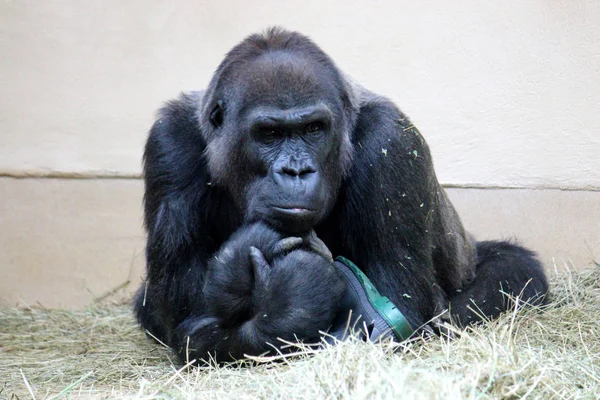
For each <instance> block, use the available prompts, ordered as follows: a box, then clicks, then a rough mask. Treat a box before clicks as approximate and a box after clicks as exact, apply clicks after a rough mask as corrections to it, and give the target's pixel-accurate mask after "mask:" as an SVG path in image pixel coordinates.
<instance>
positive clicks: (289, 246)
mask: <svg viewBox="0 0 600 400" xmlns="http://www.w3.org/2000/svg"><path fill="white" fill-rule="evenodd" d="M302 243H303V241H302V238H299V237H289V238H285V239H281V240H280V241H278V242H277V243H275V247H273V258H275V257H277V256H281V255H284V254H285V253H289V252H290V251H292V250H296V249H297V248H299V247H300V246H301V245H302Z"/></svg>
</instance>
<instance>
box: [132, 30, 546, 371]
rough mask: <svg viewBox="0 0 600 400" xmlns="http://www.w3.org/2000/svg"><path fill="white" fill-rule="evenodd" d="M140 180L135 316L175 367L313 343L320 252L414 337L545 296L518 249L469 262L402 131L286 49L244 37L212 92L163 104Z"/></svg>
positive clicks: (490, 251) (353, 91)
mask: <svg viewBox="0 0 600 400" xmlns="http://www.w3.org/2000/svg"><path fill="white" fill-rule="evenodd" d="M144 172H145V184H146V190H145V198H144V211H145V226H146V229H147V231H148V242H147V252H146V255H147V279H146V282H145V284H144V285H143V286H142V288H141V289H140V290H139V292H138V294H137V297H136V302H135V309H136V314H137V317H138V320H139V321H140V323H141V325H142V326H143V327H144V328H145V329H147V330H148V331H149V332H150V333H151V334H152V335H154V336H156V337H157V338H159V339H160V340H161V341H163V342H165V343H166V344H168V345H169V346H171V347H172V348H174V349H175V350H176V351H178V353H179V354H180V357H181V359H182V360H186V359H206V358H208V356H209V354H210V355H211V356H212V357H214V358H215V359H216V360H217V361H227V360H231V359H239V358H241V357H243V355H244V354H253V355H256V354H260V353H262V352H267V351H269V350H272V349H273V348H274V347H278V346H280V345H281V342H280V341H279V340H278V338H282V339H285V340H303V341H307V342H311V341H317V340H318V339H319V331H326V330H327V329H328V328H329V326H330V324H331V322H332V321H333V319H334V317H335V312H336V309H337V305H338V302H339V300H340V298H341V297H342V295H343V293H344V290H345V286H344V284H343V281H342V280H341V278H340V277H339V276H338V275H337V274H336V273H335V271H334V270H333V269H332V266H331V259H330V255H329V251H328V250H327V248H329V250H331V252H332V253H333V254H334V255H343V256H345V257H347V258H349V259H351V260H352V261H354V262H355V263H356V264H357V265H358V266H359V267H360V268H362V269H363V271H364V272H365V273H366V274H367V275H368V276H369V278H370V279H371V280H372V281H373V283H374V284H375V285H376V286H377V288H378V289H379V291H380V292H381V293H382V294H383V295H385V296H387V297H389V298H390V299H391V300H392V301H393V302H394V303H395V304H396V305H397V306H398V307H399V308H400V310H401V311H402V312H403V313H404V315H405V316H406V317H407V319H408V321H409V322H410V323H411V325H412V326H413V327H419V326H422V325H423V324H426V323H428V322H429V321H430V320H431V319H433V318H434V317H436V316H437V315H438V314H440V313H442V312H443V311H444V310H446V309H449V308H451V310H452V313H453V315H454V316H455V317H456V318H458V319H459V320H460V323H462V324H466V323H470V322H473V321H475V320H476V319H477V318H476V317H475V316H474V314H472V313H471V312H470V311H469V309H468V307H469V306H470V305H471V304H472V303H471V299H474V301H475V302H477V304H478V305H479V307H480V308H481V309H482V310H483V312H484V314H485V317H486V318H492V317H494V316H497V315H498V314H499V313H500V312H502V311H503V310H506V307H507V303H506V301H505V299H504V297H503V296H502V295H501V294H500V292H499V290H500V289H502V290H503V291H506V292H508V293H512V294H514V295H519V294H520V293H521V292H522V294H523V295H522V297H523V299H524V300H526V301H527V300H532V299H538V298H540V296H543V294H545V293H546V292H547V282H546V278H545V275H544V272H543V268H542V266H541V265H540V263H539V262H538V261H537V260H536V259H535V257H534V255H533V253H531V252H530V251H529V250H526V249H524V248H522V247H519V246H516V245H513V244H508V243H505V242H483V243H479V244H477V247H476V244H475V242H474V241H473V239H472V238H471V237H470V235H469V234H468V233H467V232H466V231H465V230H464V228H463V226H462V224H461V222H460V219H459V218H458V216H457V214H456V212H455V210H454V208H453V207H452V205H451V204H450V202H449V200H448V198H447V197H446V194H445V192H444V190H443V189H442V188H441V187H440V185H439V183H438V181H437V178H436V176H435V173H434V170H433V163H432V160H431V156H430V154H429V149H428V147H427V144H426V143H425V140H424V139H423V137H422V136H421V135H420V133H419V132H418V130H417V129H416V128H415V127H414V126H413V125H412V123H411V122H410V120H409V119H408V118H407V117H406V116H405V115H404V114H402V113H401V112H400V111H399V110H398V108H397V107H396V106H395V105H394V104H393V103H392V102H390V101H389V100H388V99H386V98H383V97H381V96H378V95H375V94H373V93H371V92H369V91H367V90H365V89H364V88H361V87H360V86H358V85H356V84H352V83H351V82H350V81H348V80H347V79H346V78H345V77H344V76H343V75H342V74H341V73H340V72H339V71H338V69H337V68H336V66H335V65H334V64H333V62H332V61H331V60H330V59H329V57H328V56H327V55H326V54H325V53H324V52H323V51H322V50H321V49H320V48H319V47H317V46H316V45H315V44H314V43H313V42H312V41H310V40H309V39H308V38H306V37H305V36H302V35H300V34H298V33H294V32H287V31H283V30H280V29H271V30H269V31H267V32H266V33H265V34H263V35H252V36H250V37H249V38H247V39H245V40H244V41H243V42H242V43H240V44H239V45H238V46H236V47H235V48H234V49H233V50H231V51H230V52H229V54H228V55H227V56H226V58H225V60H224V61H223V62H222V63H221V65H220V66H219V68H218V69H217V71H216V72H215V74H214V77H213V79H212V81H211V83H210V85H209V86H208V89H207V91H206V92H194V93H188V94H183V95H181V97H180V98H179V99H177V100H174V101H171V102H169V103H167V105H166V106H165V107H164V108H163V109H162V110H161V111H160V113H159V116H158V118H157V121H156V123H155V124H154V126H153V127H152V129H151V131H150V135H149V138H148V142H147V144H146V149H145V155H144ZM315 232H316V234H315ZM288 237H298V238H299V239H291V240H292V242H290V241H289V239H287V238H288ZM286 239H287V241H286ZM323 242H324V244H323ZM282 243H283V244H285V245H282ZM286 243H287V244H286ZM290 243H295V244H293V245H290ZM282 246H283V247H282ZM530 280H531V282H530V283H529V284H527V285H526V283H527V282H528V281H530ZM504 282H508V284H505V283H504ZM523 288H525V290H523Z"/></svg>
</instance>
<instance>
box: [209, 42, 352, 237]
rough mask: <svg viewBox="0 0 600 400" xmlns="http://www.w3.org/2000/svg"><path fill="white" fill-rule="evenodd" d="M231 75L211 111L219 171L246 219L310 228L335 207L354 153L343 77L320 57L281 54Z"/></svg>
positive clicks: (294, 229)
mask: <svg viewBox="0 0 600 400" xmlns="http://www.w3.org/2000/svg"><path fill="white" fill-rule="evenodd" d="M226 78H227V79H222V81H223V82H222V83H221V85H220V87H217V89H216V90H215V96H213V98H214V99H216V104H215V105H214V107H213V108H212V109H211V112H210V115H209V119H210V121H211V124H212V126H213V127H214V129H215V133H214V136H213V137H212V138H210V139H209V143H208V158H209V166H210V169H211V173H212V174H213V176H215V178H216V180H217V182H218V183H219V184H221V185H222V186H225V187H226V188H227V189H228V190H229V192H230V193H231V194H232V196H233V198H234V199H235V201H236V203H237V204H238V206H239V207H240V209H241V210H243V212H245V216H246V220H248V221H253V220H259V219H260V220H264V221H267V222H269V223H271V224H272V225H274V226H275V227H277V228H278V229H280V230H282V231H286V232H290V233H300V232H304V231H307V230H309V229H310V228H311V227H313V226H314V225H316V224H317V223H318V222H319V221H321V220H322V219H323V218H324V217H325V216H326V215H327V214H328V212H329V211H330V210H331V208H332V207H333V204H334V203H335V200H336V198H337V193H338V190H339V187H340V184H341V180H342V176H343V174H344V159H345V157H346V158H349V157H350V155H349V152H350V150H349V149H350V148H351V147H350V144H349V139H348V133H347V131H348V126H347V125H348V124H347V123H346V121H345V120H344V118H345V117H344V102H343V99H342V94H341V93H340V89H339V88H338V87H336V86H335V81H336V80H335V79H334V78H337V77H335V76H332V72H331V71H330V70H327V69H326V68H324V67H322V66H321V65H319V64H317V63H315V62H314V61H311V62H309V61H307V60H305V59H303V58H302V57H298V56H297V55H292V54H289V53H285V52H274V53H268V54H265V55H263V56H262V57H260V58H258V59H255V60H253V61H251V62H247V63H245V64H244V65H243V66H236V67H234V68H233V69H232V70H230V71H229V74H228V75H227V76H226Z"/></svg>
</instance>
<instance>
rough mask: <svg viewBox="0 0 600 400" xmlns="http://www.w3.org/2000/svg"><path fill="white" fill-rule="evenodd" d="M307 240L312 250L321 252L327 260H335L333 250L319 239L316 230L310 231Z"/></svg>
mask: <svg viewBox="0 0 600 400" xmlns="http://www.w3.org/2000/svg"><path fill="white" fill-rule="evenodd" d="M306 241H307V244H308V246H309V247H310V249H311V250H312V251H314V252H315V253H317V254H319V255H320V256H322V257H323V258H324V259H326V260H327V261H329V262H333V255H332V254H331V251H330V250H329V248H328V247H327V245H326V244H325V243H324V242H323V241H322V240H321V239H319V237H318V236H317V234H316V233H315V231H314V230H311V231H310V233H309V234H308V236H307V237H306Z"/></svg>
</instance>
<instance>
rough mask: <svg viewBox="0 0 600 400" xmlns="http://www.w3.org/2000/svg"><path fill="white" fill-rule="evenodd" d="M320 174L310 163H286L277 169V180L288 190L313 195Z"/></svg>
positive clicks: (279, 184)
mask: <svg viewBox="0 0 600 400" xmlns="http://www.w3.org/2000/svg"><path fill="white" fill-rule="evenodd" d="M318 175H319V174H318V173H317V171H316V170H315V169H314V168H313V167H311V166H309V165H305V166H291V165H286V166H283V167H281V168H280V169H279V170H278V171H276V173H275V182H276V183H277V185H278V186H279V187H281V188H282V189H283V190H285V191H287V192H295V193H296V194H308V195H312V194H313V192H314V191H315V189H316V186H317V183H318Z"/></svg>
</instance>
